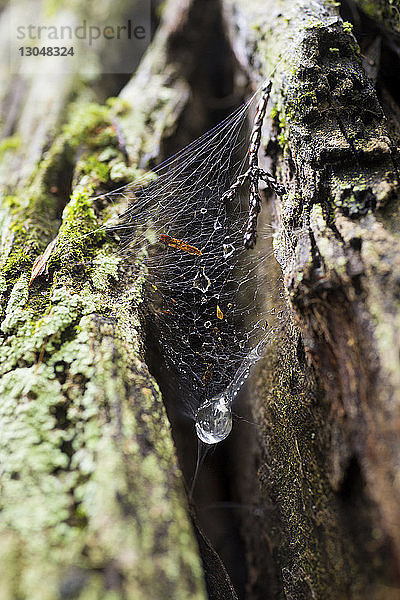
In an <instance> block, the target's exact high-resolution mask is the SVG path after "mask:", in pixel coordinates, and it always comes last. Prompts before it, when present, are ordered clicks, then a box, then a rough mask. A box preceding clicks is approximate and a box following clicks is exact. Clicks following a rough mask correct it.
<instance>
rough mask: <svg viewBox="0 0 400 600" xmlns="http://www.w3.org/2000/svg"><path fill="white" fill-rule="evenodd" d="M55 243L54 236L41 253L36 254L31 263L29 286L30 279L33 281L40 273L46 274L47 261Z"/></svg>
mask: <svg viewBox="0 0 400 600" xmlns="http://www.w3.org/2000/svg"><path fill="white" fill-rule="evenodd" d="M56 243H57V238H54V240H52V241H51V242H50V244H49V245H48V246H47V248H46V250H45V251H44V252H43V254H41V255H40V256H38V257H37V259H36V260H35V262H34V263H33V267H32V273H31V278H30V280H29V283H28V286H30V285H31V283H32V281H34V280H35V279H36V278H37V277H40V275H43V273H45V274H46V275H48V271H47V262H48V260H49V258H50V256H51V254H52V252H53V250H54V248H55V247H56Z"/></svg>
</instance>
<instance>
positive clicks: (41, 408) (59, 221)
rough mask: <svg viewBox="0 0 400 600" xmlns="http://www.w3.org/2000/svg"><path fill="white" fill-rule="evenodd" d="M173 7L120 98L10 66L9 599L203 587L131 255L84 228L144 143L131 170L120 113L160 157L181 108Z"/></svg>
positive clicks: (3, 591) (4, 497)
mask: <svg viewBox="0 0 400 600" xmlns="http://www.w3.org/2000/svg"><path fill="white" fill-rule="evenodd" d="M112 5H113V3H112V2H110V7H109V13H111V12H112V10H113V8H112ZM2 18H3V24H4V26H6V24H7V22H8V21H7V13H6V12H4V13H3V15H2ZM174 18H176V17H174V14H171V19H172V23H171V22H166V23H165V24H164V25H163V26H162V28H161V29H160V31H159V33H158V36H157V38H156V39H155V40H154V46H153V49H150V51H149V53H148V56H147V58H146V59H145V61H144V63H143V66H142V68H141V69H140V70H139V72H138V74H137V77H136V79H135V80H133V81H132V82H131V83H130V86H129V90H130V92H128V91H126V93H125V94H124V97H125V99H124V100H122V97H121V99H116V100H115V101H114V103H111V102H110V103H109V104H107V105H101V104H98V103H97V102H96V95H95V93H94V92H93V91H91V88H93V86H91V87H89V83H86V84H85V85H82V81H80V80H79V79H78V78H77V77H74V76H71V77H69V78H65V77H64V76H61V75H60V76H57V75H55V76H54V77H53V79H51V78H49V77H48V76H44V75H43V76H35V77H31V78H28V80H26V81H23V80H22V79H20V78H17V77H14V78H10V81H9V83H8V88H7V89H5V93H4V94H3V114H4V115H5V118H4V119H3V123H5V132H4V133H5V136H6V137H5V140H4V141H3V146H2V148H3V156H2V179H1V188H2V213H1V214H2V220H1V227H2V241H3V244H2V269H1V280H0V281H1V285H0V287H1V293H2V313H1V336H2V344H1V351H0V352H1V380H0V396H1V404H0V423H1V426H0V429H1V432H2V433H1V441H0V447H1V450H0V454H1V465H2V468H1V473H2V474H1V507H2V511H1V519H0V556H1V558H0V564H1V567H0V571H1V576H0V596H1V598H2V599H4V600H8V599H10V600H11V599H12V600H16V599H17V598H21V599H22V598H26V599H28V598H29V600H36V599H37V600H47V599H49V600H50V599H55V598H82V599H83V598H99V599H100V598H110V599H111V598H121V599H127V598H135V599H138V600H139V599H143V600H148V599H149V598H159V599H160V600H161V599H164V598H167V597H168V598H180V599H182V600H186V599H187V598H189V597H190V598H192V597H193V598H198V599H200V598H205V591H204V583H203V574H202V568H201V562H200V558H199V554H198V549H197V544H196V542H195V538H194V534H193V531H192V526H191V523H190V519H189V516H188V510H187V503H186V498H185V494H184V489H183V485H182V476H181V473H180V471H179V468H178V465H177V460H176V457H175V452H174V446H173V442H172V438H171V434H170V426H169V423H168V420H167V417H166V412H165V409H164V406H163V404H162V401H161V397H160V393H159V390H158V387H157V385H156V383H155V382H154V380H153V378H152V377H151V376H150V375H149V372H148V369H147V366H146V364H145V362H144V359H143V341H142V332H141V327H140V323H139V318H138V307H139V305H140V303H141V299H142V283H143V276H144V270H143V267H141V266H140V256H139V257H137V261H138V265H139V266H138V269H133V268H130V269H125V268H123V265H122V262H121V259H120V258H117V257H116V256H115V249H113V250H112V246H111V244H110V241H106V242H105V243H104V241H105V240H104V234H103V235H100V236H99V235H97V236H94V237H93V236H92V237H87V238H85V237H82V234H84V233H86V232H89V231H90V230H93V229H95V228H96V227H97V226H99V225H101V223H102V222H103V221H104V219H105V218H106V217H107V216H108V217H109V216H110V215H104V211H103V210H102V209H103V208H104V207H103V206H102V205H101V203H100V202H97V203H96V202H93V199H92V195H93V192H94V190H97V191H98V192H100V191H104V190H106V189H107V185H108V183H109V182H111V184H113V185H114V186H115V185H116V184H117V182H121V183H123V182H124V181H130V180H132V179H133V178H134V177H135V176H136V174H137V170H136V164H137V162H138V157H139V154H140V152H142V149H141V148H137V147H135V148H134V149H131V148H130V147H129V151H130V156H131V158H132V164H133V165H134V166H132V167H129V166H127V163H126V156H125V154H126V150H125V149H123V148H122V147H121V143H120V134H119V131H118V128H116V126H115V124H114V123H115V119H116V118H117V117H118V115H119V114H122V113H123V114H124V123H125V125H126V128H127V129H128V128H129V127H131V130H132V131H133V130H134V131H135V135H136V137H137V139H142V140H143V145H144V146H146V145H147V146H148V147H149V148H151V151H152V152H153V154H154V155H157V154H158V149H157V146H158V145H159V143H160V139H161V138H162V136H163V135H165V132H166V131H167V130H168V128H170V127H171V126H173V125H174V123H175V121H176V119H177V118H178V117H179V114H180V111H181V107H182V105H183V104H184V100H185V90H184V88H182V84H180V82H179V80H177V81H176V83H174V84H173V85H171V86H170V87H168V89H167V88H165V85H166V80H167V78H168V77H169V78H170V77H171V76H172V75H173V67H169V66H168V65H167V64H166V60H167V59H166V56H164V55H163V53H164V52H165V40H166V38H167V34H166V31H167V32H168V30H169V29H170V28H171V27H172V26H173V21H174ZM4 41H5V39H4V38H3V37H2V42H4ZM149 65H150V67H149ZM168 71H169V72H168ZM167 72H168V73H167ZM141 78H142V80H143V79H147V82H148V86H149V87H148V99H150V100H149V102H148V104H147V105H146V99H145V97H144V93H143V89H142V87H141V86H142V83H141ZM97 83H98V85H99V87H100V84H101V83H102V82H101V81H100V82H97ZM106 83H107V82H105V84H106ZM116 85H118V81H117V84H116ZM139 90H140V91H139ZM163 91H164V94H163V99H164V101H163V102H162V103H160V102H159V97H160V95H161V94H162V92H163ZM130 94H131V96H130ZM72 98H74V102H72V101H71V99H72ZM139 98H140V99H141V101H142V104H140V105H139V100H138V99H139ZM25 100H27V101H25ZM130 100H132V102H130ZM156 105H157V108H156ZM148 119H150V121H151V120H152V119H154V121H152V123H154V124H157V128H156V127H155V126H153V125H150V126H149V125H148ZM69 196H70V198H69ZM112 210H113V212H114V213H115V212H116V211H117V210H118V209H117V207H115V206H114V207H113V209H112ZM119 210H121V208H120V207H119ZM55 236H57V238H56V245H55V247H54V246H53V248H52V253H51V256H50V257H49V256H48V257H47V259H48V260H47V264H46V263H43V269H42V274H41V275H40V274H39V275H38V276H37V277H36V278H35V279H34V280H33V281H32V283H31V285H30V284H29V282H30V278H31V268H32V265H33V262H34V260H35V259H36V258H37V256H38V255H39V254H40V253H42V252H43V251H44V250H45V248H46V246H47V244H48V243H49V242H51V241H52V240H54V238H55ZM110 254H113V256H108V255H110ZM39 266H40V265H39ZM37 272H38V273H39V272H40V270H39V271H37Z"/></svg>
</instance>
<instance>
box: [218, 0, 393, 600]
mask: <svg viewBox="0 0 400 600" xmlns="http://www.w3.org/2000/svg"><path fill="white" fill-rule="evenodd" d="M360 4H362V3H361V2H360ZM381 4H382V5H383V4H384V3H381ZM235 6H236V7H237V11H236V12H230V14H229V15H228V19H229V22H230V23H231V31H232V40H233V44H234V47H236V49H237V53H238V56H246V55H247V56H248V57H250V58H251V64H252V65H257V68H256V69H254V67H248V70H249V71H250V73H251V75H252V77H253V78H254V79H256V80H257V79H258V77H261V78H265V77H266V76H268V73H271V71H272V70H273V69H275V70H274V73H273V76H272V80H273V88H272V90H273V91H272V103H273V108H272V119H271V123H270V136H271V137H270V142H269V144H268V147H267V148H268V150H270V151H272V155H273V159H274V162H275V166H276V173H277V176H278V178H279V181H280V182H281V183H283V184H284V185H285V187H286V191H287V193H286V195H285V196H283V197H282V199H277V198H274V199H272V207H271V210H272V212H273V214H274V216H275V220H276V223H277V226H278V229H277V232H276V235H275V239H274V248H275V255H276V257H277V259H278V261H279V263H280V265H281V267H282V271H283V275H284V282H285V288H286V292H287V300H288V303H289V306H290V310H289V311H288V312H286V313H285V320H286V324H285V328H284V330H283V331H282V339H281V341H280V343H279V344H277V345H276V347H274V348H271V351H270V352H269V353H268V359H267V360H266V361H265V365H264V367H263V370H262V371H261V372H260V377H259V380H258V383H257V386H256V392H255V397H254V398H253V403H254V406H255V408H254V412H255V415H256V418H257V421H258V422H260V423H262V434H261V448H262V451H261V458H260V467H259V477H260V481H261V484H262V497H263V500H264V503H265V504H266V505H267V504H268V503H271V502H272V504H273V506H274V507H275V508H276V512H274V513H273V514H272V516H271V517H270V518H269V519H266V521H265V522H264V527H265V529H264V531H265V536H267V535H268V538H269V542H268V545H269V547H270V550H271V552H272V557H271V561H270V566H269V568H270V572H271V576H274V575H275V578H277V579H278V582H280V583H278V584H277V586H278V587H277V588H276V589H279V585H281V586H282V588H283V593H284V596H285V597H286V598H293V599H296V600H298V599H300V598H324V599H328V598H365V597H368V598H395V597H397V595H398V594H399V593H400V592H399V588H398V583H397V582H398V573H399V550H400V547H399V540H400V535H399V534H400V530H399V527H400V510H399V507H400V487H399V485H398V465H399V450H400V447H399V428H398V417H397V415H398V410H399V401H400V388H399V384H400V382H399V331H398V311H399V306H398V273H399V259H398V239H397V232H396V222H397V208H396V205H395V202H396V199H397V194H398V182H399V177H398V159H399V157H398V149H397V139H398V129H397V126H396V124H398V120H396V112H394V113H393V112H391V111H390V110H388V104H387V103H386V104H385V103H384V102H383V101H382V100H381V99H380V98H378V96H377V93H376V91H375V89H374V86H373V83H372V81H371V80H370V79H369V78H368V77H367V76H366V73H365V70H364V67H363V62H362V57H360V54H359V49H358V46H357V43H356V40H355V39H354V37H353V35H352V33H351V27H350V25H349V24H348V23H343V21H342V19H341V18H340V16H339V13H338V7H337V6H336V5H335V4H334V3H330V2H313V3H310V2H306V1H304V2H297V3H285V2H279V3H278V2H265V1H263V2H261V1H260V2H256V1H255V2H252V3H251V7H249V3H245V2H243V3H241V2H236V3H235ZM235 26H236V27H239V31H240V36H238V35H237V31H238V30H237V29H236V31H235ZM260 32H262V34H263V35H260ZM364 59H365V60H368V57H364ZM384 85H385V82H384V81H382V82H381V88H380V91H381V93H382V97H386V98H387V97H388V92H387V90H385V89H384ZM392 105H395V102H394V101H393V102H392ZM384 109H385V110H384ZM396 110H397V109H396ZM274 140H275V141H274ZM267 141H268V140H266V143H267ZM263 275H264V278H265V274H263ZM278 308H279V305H278ZM280 308H281V309H282V308H283V307H280ZM244 499H245V500H246V496H245V498H244ZM248 500H249V499H248V497H247V501H248ZM249 527H251V525H250V526H249ZM260 539H261V538H260V536H257V540H256V541H254V538H253V539H252V547H251V556H252V560H253V561H254V564H255V565H257V564H259V563H260V555H263V554H265V552H266V544H265V542H264V544H261V545H260ZM255 572H257V566H256V568H255ZM276 573H278V576H277V575H276ZM254 586H255V588H256V589H257V587H258V588H261V589H262V591H263V593H264V594H265V597H272V598H275V597H277V596H278V597H280V596H279V592H278V591H276V590H274V591H273V592H272V594H271V596H268V591H267V589H265V587H264V588H263V585H262V583H260V579H258V581H255V583H254ZM269 589H270V590H271V587H270V586H269Z"/></svg>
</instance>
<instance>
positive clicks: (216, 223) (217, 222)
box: [214, 217, 222, 231]
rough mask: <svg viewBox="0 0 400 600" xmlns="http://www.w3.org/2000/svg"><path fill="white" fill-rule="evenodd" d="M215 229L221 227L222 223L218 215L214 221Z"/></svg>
mask: <svg viewBox="0 0 400 600" xmlns="http://www.w3.org/2000/svg"><path fill="white" fill-rule="evenodd" d="M217 229H222V223H221V221H220V220H219V217H217V218H216V219H215V221H214V230H215V231H216V230H217Z"/></svg>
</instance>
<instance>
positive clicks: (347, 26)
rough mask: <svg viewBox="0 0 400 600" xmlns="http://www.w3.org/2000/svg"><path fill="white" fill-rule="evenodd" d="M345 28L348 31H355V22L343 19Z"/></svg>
mask: <svg viewBox="0 0 400 600" xmlns="http://www.w3.org/2000/svg"><path fill="white" fill-rule="evenodd" d="M343 29H344V30H345V32H346V33H353V24H352V23H349V21H343Z"/></svg>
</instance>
